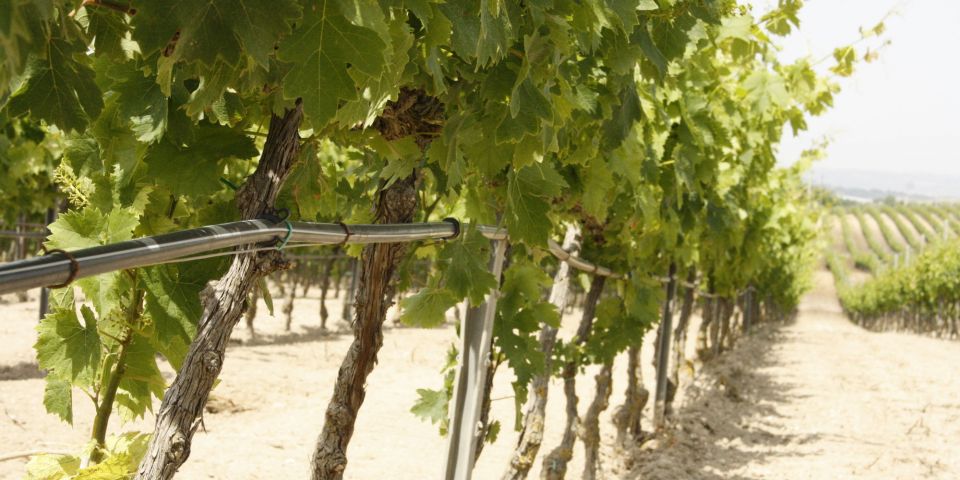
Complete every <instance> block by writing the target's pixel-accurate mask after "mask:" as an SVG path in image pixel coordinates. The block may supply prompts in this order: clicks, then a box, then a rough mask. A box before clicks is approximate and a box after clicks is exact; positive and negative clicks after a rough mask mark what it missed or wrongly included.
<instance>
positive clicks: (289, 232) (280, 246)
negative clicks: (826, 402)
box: [277, 220, 293, 250]
mask: <svg viewBox="0 0 960 480" xmlns="http://www.w3.org/2000/svg"><path fill="white" fill-rule="evenodd" d="M283 224H284V225H286V226H287V234H286V235H285V236H284V237H283V240H280V243H279V244H277V250H283V247H286V246H287V242H289V241H290V237H292V236H293V225H292V224H291V223H290V220H284V221H283Z"/></svg>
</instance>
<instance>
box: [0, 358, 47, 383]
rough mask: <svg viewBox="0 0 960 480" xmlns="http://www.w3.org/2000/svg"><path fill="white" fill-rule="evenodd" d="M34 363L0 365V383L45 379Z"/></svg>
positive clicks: (43, 373) (44, 374)
mask: <svg viewBox="0 0 960 480" xmlns="http://www.w3.org/2000/svg"><path fill="white" fill-rule="evenodd" d="M46 376H47V374H46V373H45V372H42V371H40V368H39V367H38V366H37V363H36V362H19V363H17V364H14V365H0V382H4V381H8V380H30V379H34V378H43V377H46Z"/></svg>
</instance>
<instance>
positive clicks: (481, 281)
mask: <svg viewBox="0 0 960 480" xmlns="http://www.w3.org/2000/svg"><path fill="white" fill-rule="evenodd" d="M489 255H490V241H489V240H487V239H486V238H485V237H484V236H483V235H482V234H480V232H479V231H477V230H476V229H473V228H466V229H465V231H464V232H463V233H462V235H461V237H460V238H458V239H457V240H454V241H452V242H447V244H446V245H445V246H444V247H443V250H442V251H441V252H440V260H441V261H443V262H446V263H447V267H446V269H445V270H444V279H445V282H446V283H445V286H446V287H447V288H448V289H450V290H451V291H452V292H453V293H454V294H455V295H456V296H457V297H459V298H464V297H466V298H467V299H469V300H470V304H471V305H480V304H481V303H483V300H484V297H485V296H486V295H487V293H488V292H490V290H492V289H494V288H496V287H497V280H496V279H495V278H494V277H493V274H492V273H490V271H489V269H488V267H487V263H488V262H487V260H488V258H489Z"/></svg>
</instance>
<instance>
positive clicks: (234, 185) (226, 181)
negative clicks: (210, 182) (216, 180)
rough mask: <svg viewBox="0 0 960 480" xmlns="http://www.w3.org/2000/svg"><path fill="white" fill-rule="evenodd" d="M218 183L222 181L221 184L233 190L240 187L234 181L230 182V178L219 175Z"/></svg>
mask: <svg viewBox="0 0 960 480" xmlns="http://www.w3.org/2000/svg"><path fill="white" fill-rule="evenodd" d="M220 183H222V184H224V185H226V186H228V187H230V189H231V190H233V191H237V190H239V189H240V187H238V186H237V184H236V183H233V182H231V181H230V180H227V179H226V178H224V177H220Z"/></svg>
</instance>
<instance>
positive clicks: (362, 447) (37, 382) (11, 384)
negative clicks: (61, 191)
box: [0, 289, 699, 480]
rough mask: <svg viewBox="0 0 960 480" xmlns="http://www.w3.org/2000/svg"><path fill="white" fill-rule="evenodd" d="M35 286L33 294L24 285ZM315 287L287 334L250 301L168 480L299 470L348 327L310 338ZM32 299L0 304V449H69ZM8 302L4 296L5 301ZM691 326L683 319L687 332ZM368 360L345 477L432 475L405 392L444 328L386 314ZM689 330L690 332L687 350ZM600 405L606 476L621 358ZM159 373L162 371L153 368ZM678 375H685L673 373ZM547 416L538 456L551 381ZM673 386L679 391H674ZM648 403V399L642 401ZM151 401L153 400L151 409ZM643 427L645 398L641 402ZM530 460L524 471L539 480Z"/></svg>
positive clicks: (279, 319)
mask: <svg viewBox="0 0 960 480" xmlns="http://www.w3.org/2000/svg"><path fill="white" fill-rule="evenodd" d="M32 293H35V292H32ZM316 294H317V292H316V289H314V291H313V292H312V293H311V294H310V296H309V297H308V298H302V299H298V300H297V302H296V306H295V310H294V321H293V326H294V328H293V331H292V332H289V333H286V332H283V315H282V314H280V312H279V305H280V303H279V300H276V299H279V296H275V301H276V302H277V308H278V310H277V316H276V317H271V316H270V315H269V314H268V313H267V311H266V310H267V309H266V307H265V305H264V304H263V303H262V300H261V302H260V308H259V310H258V316H257V318H256V327H257V330H258V332H259V333H260V335H259V341H258V342H256V343H254V344H250V345H247V344H244V345H241V344H232V345H231V346H230V348H229V349H228V351H227V360H226V361H225V362H224V369H223V372H222V373H221V376H220V378H221V383H220V385H219V386H218V387H217V388H216V389H215V390H214V392H213V398H212V400H211V401H210V403H208V408H207V412H206V414H205V418H204V423H205V426H206V431H205V432H199V433H198V434H197V436H196V437H195V439H194V443H193V448H192V453H191V456H190V459H189V460H188V461H187V463H186V464H185V465H184V466H183V467H182V469H181V471H180V474H179V475H178V478H184V479H190V480H192V479H205V478H206V479H231V480H254V479H287V478H307V469H308V466H309V461H310V455H311V453H312V451H313V444H314V441H315V439H316V436H317V434H318V433H319V432H320V430H321V428H322V426H323V412H324V409H325V408H326V406H327V402H328V401H329V398H330V394H331V388H332V385H333V383H334V380H335V379H336V375H337V371H338V369H339V368H340V362H341V360H342V358H343V355H344V353H345V352H346V350H347V348H348V347H349V345H350V341H351V340H352V335H349V334H334V335H321V334H320V333H319V332H318V331H317V329H316V325H317V324H318V323H319V320H318V319H317V311H318V305H319V301H318V300H317V298H316V297H315V296H316ZM35 297H36V295H32V297H31V299H30V301H28V302H26V303H16V302H14V303H7V304H0V338H2V340H3V342H4V345H6V346H7V347H6V348H5V349H0V457H3V456H4V455H7V454H11V453H18V452H25V451H34V450H47V451H67V452H70V451H73V450H76V449H78V448H79V446H80V445H83V443H84V441H85V439H86V438H87V437H88V435H89V431H90V426H91V419H92V418H93V408H92V406H91V405H90V404H89V402H87V401H84V399H83V398H80V394H79V393H76V394H75V397H74V402H75V404H74V407H75V413H74V417H75V423H74V426H73V428H71V427H70V426H69V425H66V424H64V423H62V422H60V421H59V420H58V419H57V418H55V417H53V416H52V415H49V414H47V413H46V412H44V408H43V404H42V402H41V399H42V398H43V387H44V379H43V375H42V373H41V372H39V371H37V366H36V363H35V361H34V360H33V359H34V352H33V349H32V345H33V343H34V341H35V340H36V338H35V337H36V334H35V332H34V326H35V325H36V315H37V309H36V298H35ZM6 300H7V301H12V297H8V298H6ZM328 305H329V307H330V309H331V319H336V318H340V311H341V308H342V302H341V300H340V299H334V300H332V301H330V302H329V303H328ZM579 319H580V312H579V311H573V312H568V313H567V314H566V315H564V324H563V329H562V332H561V337H563V338H570V336H571V335H572V333H573V332H574V331H575V330H576V326H577V322H579ZM698 324H699V322H698V321H697V319H694V320H693V322H692V325H691V332H695V331H696V327H697V325H698ZM244 337H246V334H245V328H244V327H243V325H242V324H241V325H240V326H238V327H237V329H236V330H235V331H234V338H235V339H237V340H241V339H244ZM384 337H385V338H384V345H383V349H382V350H381V352H380V355H379V363H378V366H377V368H376V369H375V370H374V371H373V373H372V374H371V376H370V378H369V379H368V382H367V385H368V390H367V397H366V400H365V401H364V405H363V408H362V410H361V412H360V415H359V419H358V422H357V428H356V432H355V434H354V437H353V440H352V442H351V444H350V449H349V451H348V455H349V459H350V463H349V466H348V468H347V471H346V475H345V476H346V478H347V479H357V480H367V479H390V480H394V479H396V480H405V479H411V480H413V479H425V478H438V477H439V475H440V472H441V467H442V462H443V456H444V455H445V453H446V446H447V440H446V439H445V438H443V437H440V435H439V434H438V433H437V427H436V426H435V425H431V424H429V423H425V422H423V421H421V420H420V419H418V418H417V417H414V416H413V415H412V414H411V413H410V411H409V410H410V407H411V406H412V405H413V404H414V402H415V401H416V399H417V393H416V389H417V388H438V387H440V386H441V385H442V381H443V378H442V376H441V374H440V371H439V370H440V367H441V366H442V365H443V364H444V363H445V359H446V353H447V349H448V348H449V346H450V345H451V343H453V342H455V341H457V337H456V332H455V330H454V328H453V325H452V324H448V325H446V326H445V327H442V328H435V329H418V328H394V327H392V326H391V324H390V322H389V320H388V325H387V330H386V332H385V335H384ZM653 338H654V334H653V333H650V334H648V335H646V337H645V338H644V347H643V362H642V367H643V375H644V380H645V383H646V388H648V389H651V390H652V389H653V379H654V373H653V367H652V357H653V347H652V344H653ZM694 339H695V334H691V335H690V342H689V348H688V351H690V352H692V347H693V340H694ZM614 368H615V370H614V380H613V382H614V383H613V388H614V393H613V395H612V396H611V399H610V405H611V408H610V409H608V410H607V412H606V413H605V414H604V415H603V416H602V417H601V431H602V434H603V438H602V447H603V449H602V451H601V454H602V464H601V467H602V468H603V470H604V471H605V472H607V473H608V477H609V476H610V475H614V474H615V473H616V472H618V471H619V470H617V469H618V465H619V462H618V460H619V456H618V452H617V451H616V449H615V448H614V447H613V445H614V438H613V437H614V434H615V432H614V429H613V426H612V424H611V423H610V421H611V420H610V415H611V411H612V409H613V408H614V407H616V406H617V405H620V404H622V403H623V398H624V395H623V390H624V382H625V377H626V373H625V371H626V359H625V358H624V357H623V356H621V358H619V359H618V361H617V362H616V364H615V367H614ZM161 370H162V371H163V373H164V376H165V377H166V378H167V379H168V380H172V379H173V376H174V372H173V371H171V370H170V369H169V368H168V367H165V366H162V367H161ZM598 370H599V367H591V368H588V369H586V372H584V373H583V374H582V375H581V376H580V377H579V378H578V384H577V387H578V388H577V392H578V395H579V397H580V406H581V411H583V410H585V409H586V405H587V404H588V403H589V402H590V401H591V400H592V399H593V396H594V395H593V392H594V391H595V390H594V389H595V384H594V375H595V374H596V373H597V371H598ZM513 377H514V376H513V373H512V371H510V370H509V369H508V368H507V367H506V366H504V367H503V368H502V371H499V372H498V374H497V376H496V379H495V382H494V388H493V393H492V398H493V399H494V402H493V405H492V408H491V418H493V419H494V420H497V421H500V422H501V424H502V430H501V432H500V436H499V439H498V440H497V442H496V443H494V444H491V445H488V446H487V447H486V448H485V449H484V451H483V455H482V456H481V458H480V459H479V461H478V463H477V466H476V469H475V475H474V478H475V479H479V480H486V479H496V478H499V477H500V475H501V474H502V473H503V471H504V469H505V467H506V465H507V463H508V462H509V460H510V456H511V454H512V452H513V448H514V446H515V444H516V441H517V433H516V432H515V431H514V430H513V422H514V413H515V410H514V400H513V390H512V388H511V381H512V380H513ZM681 380H682V381H684V382H689V381H690V380H691V377H690V376H689V375H687V374H685V375H684V376H682V378H681ZM550 393H551V395H550V401H549V402H548V406H547V408H548V410H547V424H546V425H545V435H544V444H543V448H542V449H541V454H543V453H544V452H549V450H550V449H552V448H553V447H555V446H556V445H557V444H558V443H559V442H560V437H561V434H562V431H561V426H562V422H563V408H564V403H563V401H562V399H563V396H562V382H560V381H557V380H555V381H553V382H551V390H550ZM683 393H684V392H683V391H681V392H680V394H679V395H680V398H682V397H683ZM651 403H652V402H651ZM158 404H159V402H155V405H157V406H158ZM645 415H646V416H647V420H646V421H645V425H647V426H649V425H650V420H649V418H650V416H652V412H651V408H650V405H649V404H648V406H647V409H646V410H645ZM153 425H154V419H153V416H152V415H150V414H148V415H147V418H146V419H143V420H138V421H135V422H132V423H128V424H126V425H122V424H121V422H119V421H118V419H116V418H114V419H112V420H111V424H110V433H114V432H121V431H130V430H139V431H151V430H152V429H153ZM25 464H26V459H17V460H9V461H4V462H0V479H18V478H22V476H23V473H24V466H25ZM582 469H583V450H582V448H581V446H580V445H578V446H577V448H576V451H575V453H574V458H573V460H572V462H571V464H570V469H569V471H570V477H569V478H579V474H580V472H581V471H582ZM539 471H540V459H539V458H538V460H537V462H536V465H535V467H534V468H533V471H532V472H531V475H530V478H539V476H540V475H539Z"/></svg>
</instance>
